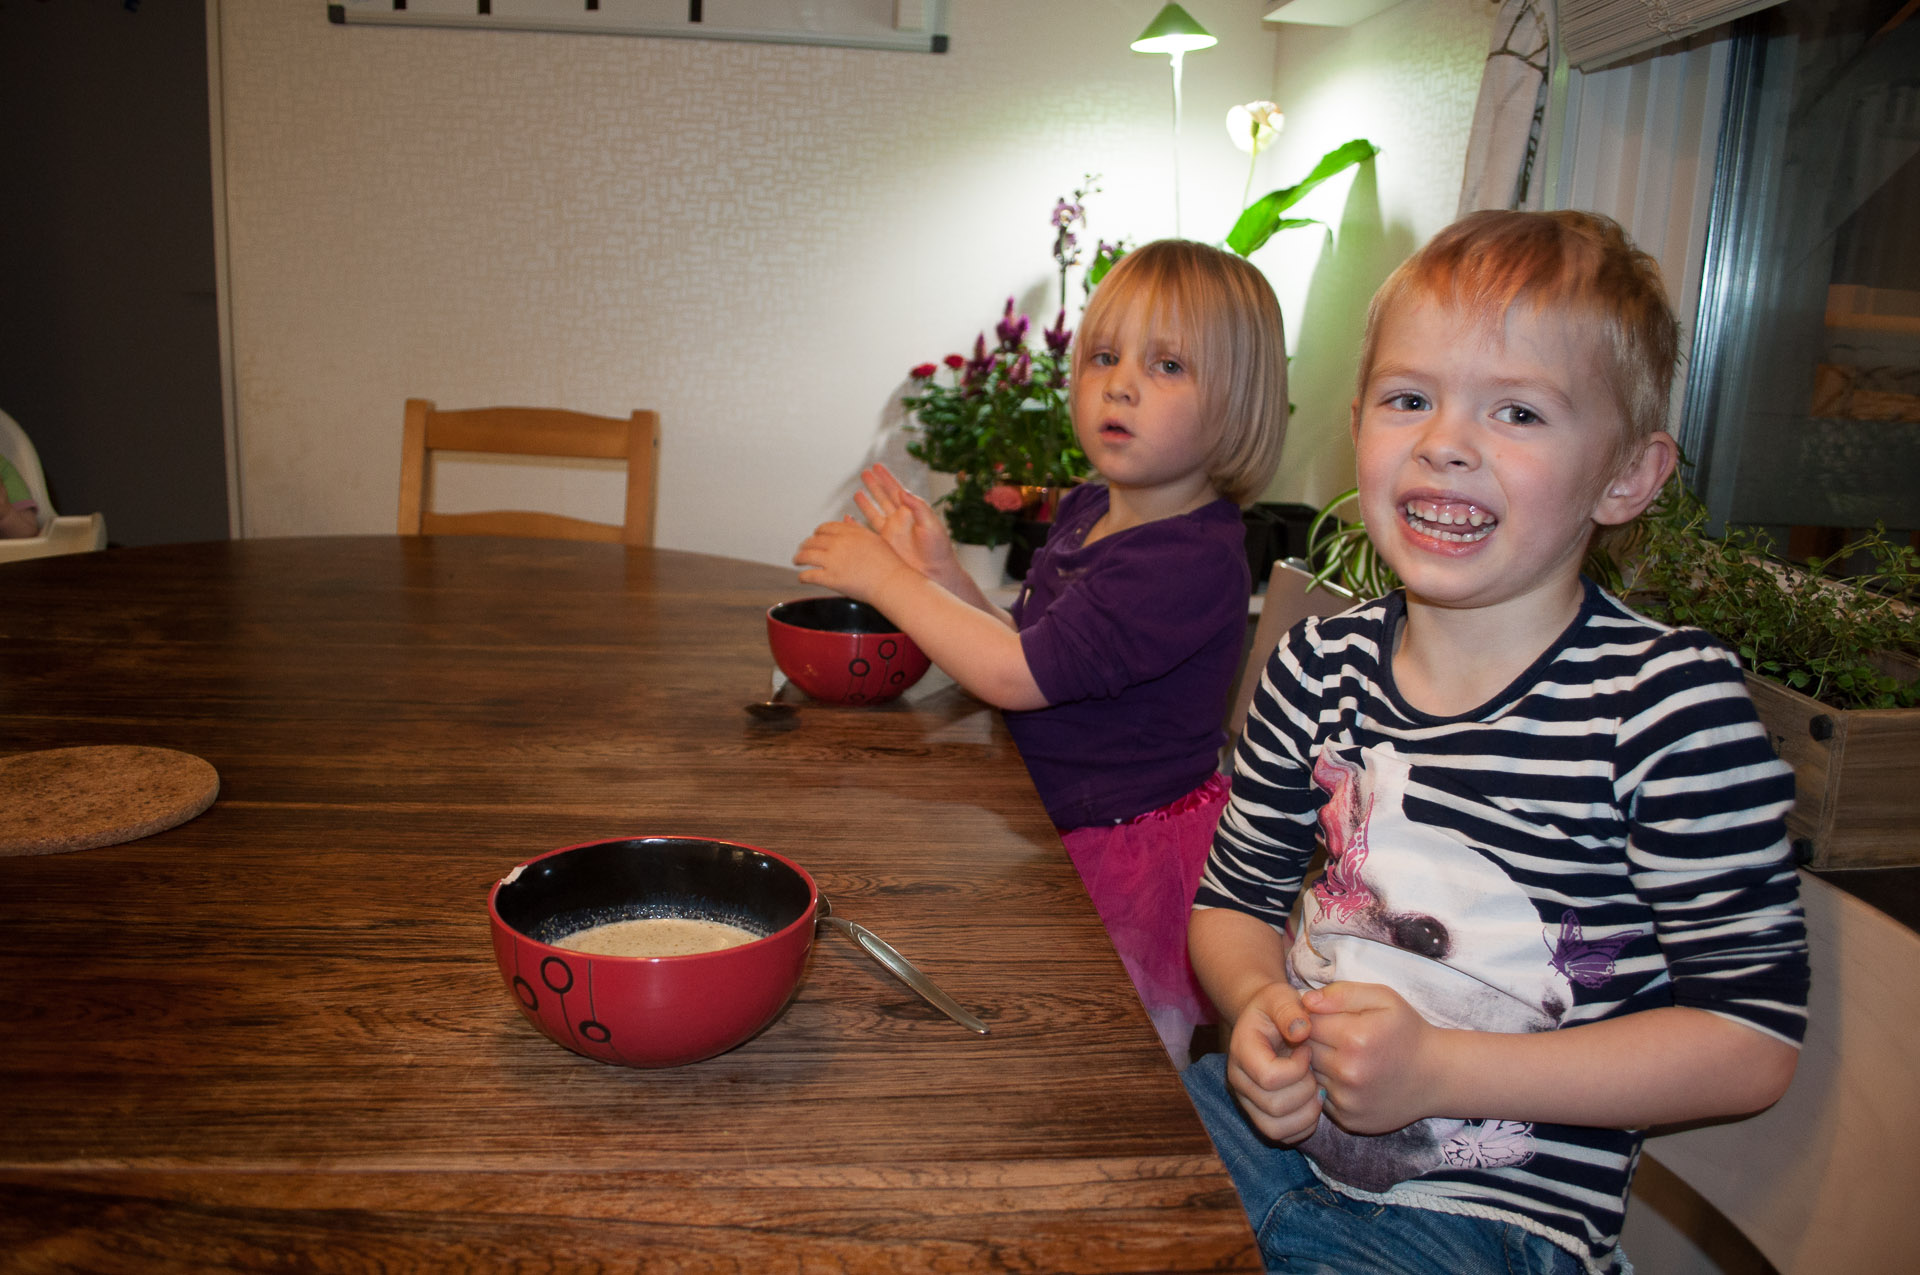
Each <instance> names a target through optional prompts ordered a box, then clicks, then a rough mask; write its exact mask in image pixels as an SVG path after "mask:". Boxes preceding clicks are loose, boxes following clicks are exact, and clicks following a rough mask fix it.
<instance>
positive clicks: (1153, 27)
mask: <svg viewBox="0 0 1920 1275" xmlns="http://www.w3.org/2000/svg"><path fill="white" fill-rule="evenodd" d="M1218 43H1220V41H1218V40H1216V39H1215V38H1214V37H1213V36H1211V35H1209V34H1208V33H1207V29H1206V28H1205V27H1203V26H1201V25H1200V24H1199V23H1198V22H1195V21H1194V20H1193V15H1192V14H1191V13H1188V12H1187V11H1186V10H1185V9H1182V8H1181V7H1180V6H1179V5H1177V4H1170V5H1168V6H1167V7H1166V8H1164V9H1162V10H1160V13H1159V15H1158V16H1157V17H1155V18H1154V20H1153V21H1152V22H1149V23H1148V24H1147V29H1146V30H1145V31H1142V32H1141V33H1140V38H1139V39H1137V40H1135V41H1134V42H1133V45H1132V46H1131V47H1132V48H1133V51H1134V52H1135V53H1190V52H1192V51H1193V50H1195V49H1210V48H1212V47H1213V46H1214V45H1216V44H1218Z"/></svg>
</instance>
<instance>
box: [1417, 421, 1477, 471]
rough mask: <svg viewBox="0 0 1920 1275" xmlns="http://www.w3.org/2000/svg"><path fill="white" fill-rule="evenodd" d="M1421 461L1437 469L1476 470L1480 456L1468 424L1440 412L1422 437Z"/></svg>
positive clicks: (1429, 423) (1430, 422) (1428, 425)
mask: <svg viewBox="0 0 1920 1275" xmlns="http://www.w3.org/2000/svg"><path fill="white" fill-rule="evenodd" d="M1420 458H1421V459H1422V460H1424V461H1425V462H1426V463H1427V464H1428V465H1431V466H1432V467H1433V468H1435V469H1472V468H1473V467H1474V466H1475V465H1477V464H1478V463H1479V460H1480V455H1479V452H1478V451H1477V450H1475V448H1474V446H1473V441H1472V438H1471V434H1470V431H1469V430H1468V428H1467V423H1466V422H1465V421H1461V420H1458V419H1455V418H1454V416H1453V414H1452V413H1449V412H1436V413H1434V415H1433V419H1432V420H1430V421H1429V422H1428V423H1427V428H1426V432H1425V433H1423V434H1422V435H1421V437H1420Z"/></svg>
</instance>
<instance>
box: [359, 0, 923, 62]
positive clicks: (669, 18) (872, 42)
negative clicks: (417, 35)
mask: <svg viewBox="0 0 1920 1275" xmlns="http://www.w3.org/2000/svg"><path fill="white" fill-rule="evenodd" d="M327 20H328V21H330V22H333V23H335V24H336V25H347V24H352V25H362V24H366V25H378V26H414V27H477V28H482V29H485V30H491V31H564V32H573V33H576V34H581V35H650V36H674V37H680V38H683V39H694V40H754V41H759V42H762V43H772V44H824V45H833V46H836V47H841V48H855V49H894V50H900V51H902V52H908V53H945V52H946V51H947V0H331V2H330V3H329V4H328V5H327Z"/></svg>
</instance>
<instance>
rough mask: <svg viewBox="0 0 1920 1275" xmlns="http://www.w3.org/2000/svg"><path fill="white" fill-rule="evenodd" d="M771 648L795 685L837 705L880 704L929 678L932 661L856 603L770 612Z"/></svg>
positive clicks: (830, 601)
mask: <svg viewBox="0 0 1920 1275" xmlns="http://www.w3.org/2000/svg"><path fill="white" fill-rule="evenodd" d="M767 645H769V646H770V647H772V648H773V661H774V663H776V664H778V665H779V666H780V671H781V672H782V673H785V674H786V675H787V676H788V677H789V678H791V679H792V680H793V683H794V685H796V686H798V687H799V688H800V689H801V690H803V691H805V692H806V693H807V694H808V695H811V696H812V697H813V698H814V699H818V700H827V701H828V702H830V703H834V704H878V703H881V702H883V701H885V700H890V699H892V698H893V697H894V696H896V695H898V694H899V693H900V692H902V691H904V690H906V689H907V688H908V687H909V686H912V685H913V684H914V683H915V682H917V681H919V680H920V679H921V678H922V677H923V676H925V674H926V671H927V668H928V664H929V661H928V660H927V657H926V653H925V652H923V651H922V650H921V649H920V648H919V647H918V646H915V645H914V642H913V639H912V638H910V637H908V636H907V635H906V634H904V633H902V632H901V631H900V630H899V629H897V628H895V627H894V624H893V621H891V620H889V619H887V617H886V616H884V615H882V614H880V612H878V611H877V610H875V609H874V608H872V607H870V606H868V605H867V604H866V603H864V602H855V601H854V600H853V599H852V598H840V597H825V598H800V599H797V600H796V601H793V602H782V603H781V604H780V605H779V606H776V607H770V608H768V610H767Z"/></svg>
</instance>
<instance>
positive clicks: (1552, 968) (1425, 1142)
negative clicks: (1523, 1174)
mask: <svg viewBox="0 0 1920 1275" xmlns="http://www.w3.org/2000/svg"><path fill="white" fill-rule="evenodd" d="M1411 773H1412V768H1411V766H1410V765H1409V764H1408V763H1407V761H1406V759H1405V758H1404V757H1402V756H1401V755H1400V754H1398V753H1396V752H1395V751H1394V749H1393V746H1392V745H1391V744H1380V745H1376V746H1372V747H1367V748H1360V749H1357V750H1356V749H1354V748H1353V746H1352V745H1340V744H1328V745H1324V746H1322V748H1321V750H1320V752H1319V754H1318V756H1317V757H1316V759H1315V763H1314V769H1313V780H1314V783H1315V784H1316V785H1317V786H1318V787H1320V788H1321V789H1323V790H1325V791H1326V793H1327V797H1328V799H1327V803H1326V805H1325V806H1324V807H1322V809H1321V811H1320V829H1321V834H1322V836H1323V838H1324V839H1325V842H1326V848H1327V870H1326V873H1325V875H1324V876H1322V877H1321V878H1320V879H1319V880H1318V881H1316V882H1315V883H1314V884H1313V886H1312V888H1311V889H1308V890H1305V891H1303V892H1302V895H1301V901H1300V909H1299V913H1298V915H1297V917H1296V920H1295V924H1294V926H1293V931H1294V934H1293V944H1292V949H1291V952H1290V954H1289V956H1288V960H1287V974H1288V979H1289V981H1290V982H1291V983H1292V984H1293V985H1294V986H1295V987H1297V988H1299V989H1301V990H1303V991H1304V990H1306V989H1307V988H1313V987H1322V986H1325V985H1326V984H1328V983H1332V982H1355V983H1379V984H1383V985H1385V986H1387V987H1389V988H1392V989H1393V990H1394V991H1395V992H1397V993H1398V994H1399V995H1400V996H1401V998H1402V999H1404V1000H1405V1001H1406V1002H1407V1003H1408V1004H1409V1005H1411V1006H1412V1007H1413V1008H1414V1010H1415V1011H1416V1012H1418V1013H1419V1014H1420V1016H1421V1017H1422V1018H1424V1019H1426V1020H1427V1021H1428V1022H1430V1023H1432V1024H1434V1025H1435V1026H1438V1027H1449V1028H1465V1029H1470V1030H1475V1031H1496V1032H1534V1031H1551V1030H1552V1029H1554V1028H1555V1027H1558V1026H1559V1025H1560V1021H1561V1019H1562V1018H1564V1017H1565V1016H1566V1013H1567V1010H1568V1009H1569V1008H1570V1007H1571V1006H1572V1004H1573V988H1572V986H1571V984H1570V982H1569V979H1568V976H1567V973H1566V972H1565V965H1564V962H1562V961H1559V960H1556V953H1555V952H1554V951H1553V950H1551V949H1548V948H1546V947H1544V946H1543V944H1542V933H1543V927H1542V925H1541V920H1540V914H1539V911H1538V909H1537V908H1536V907H1535V906H1534V903H1533V901H1532V900H1531V899H1529V898H1528V897H1527V895H1526V894H1525V892H1524V891H1522V890H1521V889H1520V887H1519V886H1518V885H1516V884H1515V883H1514V882H1513V880H1512V879H1511V878H1509V877H1508V876H1507V874H1506V873H1505V872H1504V871H1502V870H1501V869H1500V867H1499V865H1498V864H1496V863H1495V862H1494V861H1493V860H1491V859H1489V858H1488V857H1487V856H1485V855H1483V854H1481V853H1480V852H1479V851H1478V850H1475V849H1474V848H1473V847H1472V846H1470V845H1468V844H1467V843H1466V842H1464V841H1462V840H1460V839H1459V838H1458V837H1456V836H1454V835H1452V834H1450V833H1449V832H1448V831H1447V830H1446V829H1444V828H1438V827H1435V826H1433V825H1431V824H1426V823H1418V822H1415V821H1413V820H1411V819H1409V818H1408V817H1407V814H1406V794H1407V786H1408V780H1409V777H1410V775H1411ZM1583 981H1584V980H1583ZM1531 1135H1532V1126H1531V1125H1530V1124H1525V1123H1521V1122H1516V1121H1508V1120H1489V1121H1466V1120H1448V1119H1429V1120H1420V1121H1416V1122H1415V1123H1413V1124H1411V1125H1409V1126H1407V1127H1406V1128H1404V1129H1400V1130H1397V1131H1395V1132H1393V1133H1387V1134H1377V1135H1361V1134H1352V1133H1348V1132H1347V1131H1346V1130H1344V1129H1342V1128H1340V1127H1339V1126H1338V1125H1336V1124H1334V1123H1333V1121H1332V1120H1330V1119H1329V1118H1327V1117H1326V1116H1325V1115H1322V1116H1321V1117H1320V1125H1319V1127H1318V1128H1317V1129H1316V1130H1314V1132H1313V1134H1312V1135H1311V1136H1310V1137H1309V1138H1307V1139H1306V1141H1304V1142H1302V1143H1301V1144H1299V1149H1300V1150H1301V1151H1303V1152H1305V1153H1306V1154H1307V1155H1308V1156H1309V1157H1311V1158H1312V1159H1313V1160H1314V1162H1315V1163H1316V1164H1318V1165H1319V1167H1320V1169H1321V1170H1322V1171H1323V1172H1324V1173H1325V1174H1326V1175H1327V1176H1329V1177H1331V1178H1333V1179H1334V1180H1336V1181H1339V1182H1342V1183H1345V1184H1348V1185H1351V1186H1354V1187H1358V1188H1360V1189H1361V1190H1363V1191H1371V1192H1381V1191H1385V1190H1386V1189H1387V1188H1388V1187H1391V1186H1392V1185H1393V1184H1394V1183H1396V1182H1401V1181H1405V1180H1406V1179H1408V1178H1412V1177H1417V1176H1419V1175H1420V1174H1422V1173H1426V1172H1428V1171H1430V1170H1433V1169H1437V1168H1440V1167H1442V1166H1449V1167H1454V1168H1499V1167H1502V1166H1505V1165H1516V1164H1521V1163H1524V1162H1525V1161H1526V1160H1528V1159H1530V1158H1531V1157H1532V1155H1533V1139H1532V1136H1531Z"/></svg>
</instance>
